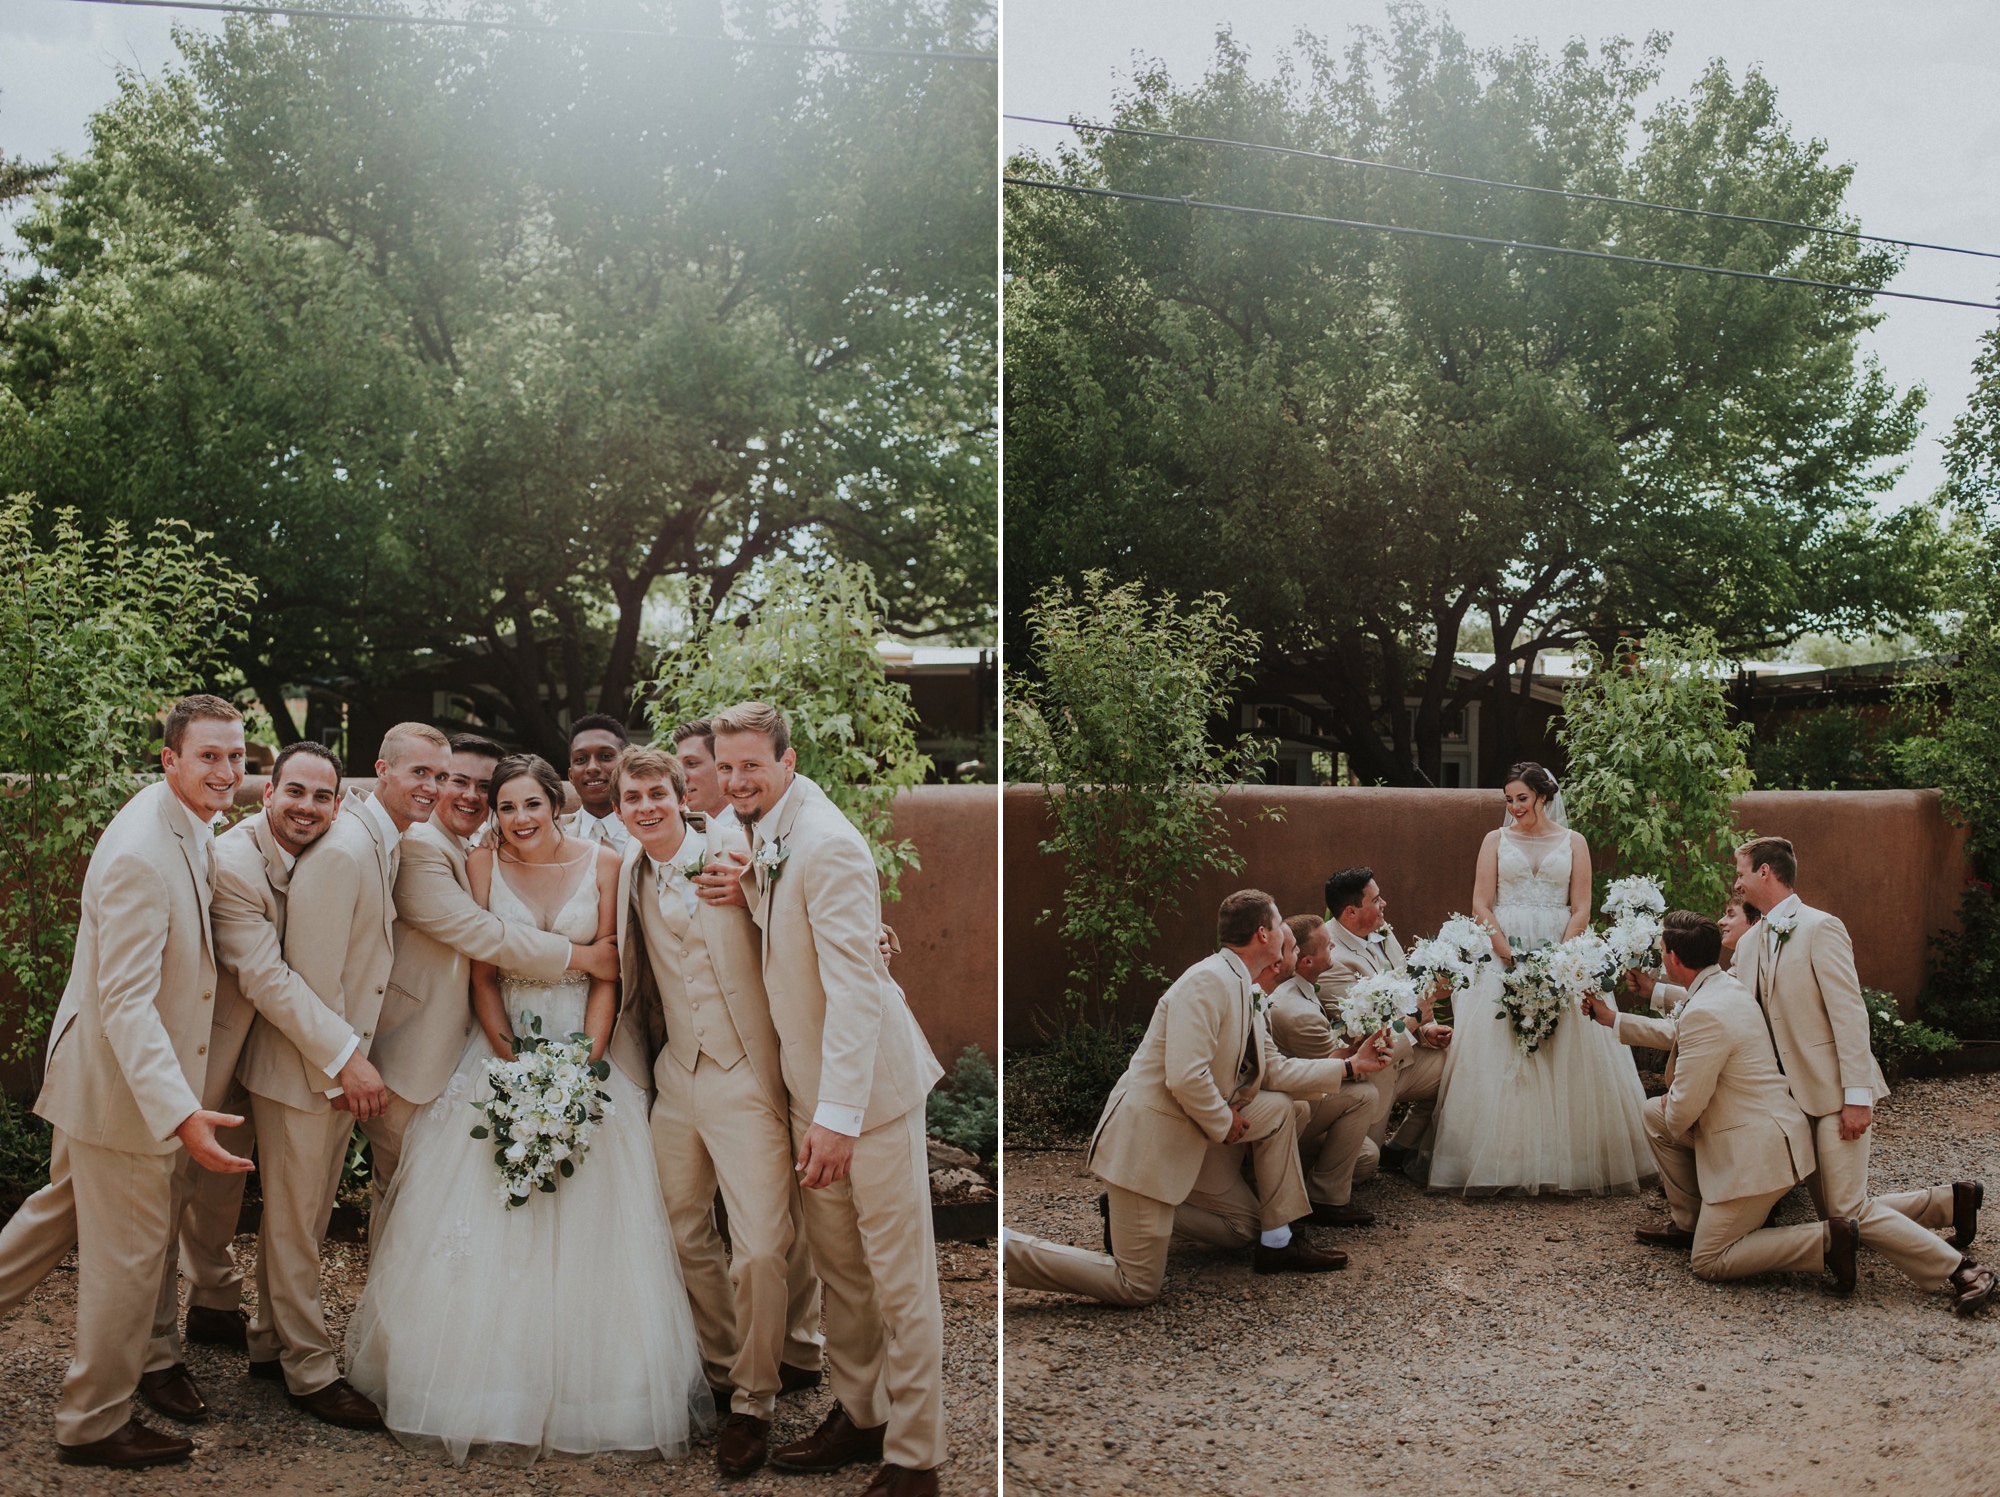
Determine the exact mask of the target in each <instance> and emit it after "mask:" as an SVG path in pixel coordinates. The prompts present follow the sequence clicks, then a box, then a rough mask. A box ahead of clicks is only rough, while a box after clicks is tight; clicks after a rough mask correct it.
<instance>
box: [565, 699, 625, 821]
mask: <svg viewBox="0 0 2000 1497" xmlns="http://www.w3.org/2000/svg"><path fill="white" fill-rule="evenodd" d="M625 741H626V735H625V724H624V723H622V722H620V721H619V720H618V719H617V718H615V717H612V716H610V715H609V714H608V713H604V712H593V713H591V714H590V716H588V717H579V718H578V719H577V720H576V721H575V722H573V723H571V724H570V727H569V782H570V784H571V785H573V786H574V787H575V788H576V794H577V799H578V800H580V801H581V802H582V803H583V804H582V805H580V806H578V807H577V809H576V810H574V811H572V812H570V813H569V814H568V815H567V816H565V817H563V818H562V828H563V830H564V831H566V832H568V833H569V834H570V836H572V837H581V838H583V840H584V841H586V842H602V843H603V844H605V846H607V847H609V848H611V849H612V850H613V851H615V852H621V853H622V852H623V851H624V850H625V839H626V835H627V834H626V831H625V823H624V822H622V821H620V820H619V819H618V794H617V792H616V790H614V789H613V788H612V787H613V784H614V778H615V776H616V774H617V771H618V756H619V755H620V754H622V753H624V752H625Z"/></svg>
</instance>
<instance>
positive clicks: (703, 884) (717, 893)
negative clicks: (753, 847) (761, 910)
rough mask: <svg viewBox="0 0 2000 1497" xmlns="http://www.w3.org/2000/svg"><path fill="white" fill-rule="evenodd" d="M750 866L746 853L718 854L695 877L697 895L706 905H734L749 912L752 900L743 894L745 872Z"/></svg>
mask: <svg viewBox="0 0 2000 1497" xmlns="http://www.w3.org/2000/svg"><path fill="white" fill-rule="evenodd" d="M749 866H750V859H749V857H748V855H746V854H744V853H740V852H736V851H734V850H731V851H727V852H719V853H716V854H715V855H714V856H713V857H711V858H710V859H709V860H708V862H707V863H706V864H705V865H704V866H703V868H702V870H701V872H699V873H697V874H696V875H695V876H694V887H695V893H697V894H699V895H700V896H701V900H702V903H704V904H715V905H723V904H733V905H740V906H741V907H742V908H744V909H746V910H747V909H748V908H749V907H750V900H749V898H748V896H746V895H745V894H744V892H743V870H744V869H745V868H748V867H749Z"/></svg>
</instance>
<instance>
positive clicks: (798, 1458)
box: [771, 1404, 889, 1471]
mask: <svg viewBox="0 0 2000 1497" xmlns="http://www.w3.org/2000/svg"><path fill="white" fill-rule="evenodd" d="M888 1428H889V1426H888V1425H886V1424H876V1425H872V1426H870V1427H869V1428H867V1429H863V1428H862V1427H861V1426H860V1425H858V1424H856V1423H855V1422H854V1421H853V1420H852V1419H850V1418H848V1417H847V1410H845V1409H843V1408H842V1407H841V1406H840V1405H839V1404H835V1405H834V1406H833V1408H832V1409H831V1410H830V1411H829V1412H828V1413H827V1416H826V1418H824V1419H822V1420H821V1421H820V1425H819V1428H818V1429H816V1430H814V1431H813V1432H812V1433H811V1434H809V1435H807V1436H806V1437H805V1438H804V1439H803V1440H794V1441H792V1443H791V1444H789V1445H780V1446H779V1447H778V1448H777V1449H776V1450H774V1451H772V1452H771V1464H772V1465H774V1466H776V1467H777V1468H778V1469H779V1470H780V1471H838V1470H839V1469H840V1468H841V1467H842V1466H851V1465H853V1464H854V1463H855V1462H856V1461H879V1460H881V1459H882V1435H883V1432H884V1431H885V1430H887V1429H888Z"/></svg>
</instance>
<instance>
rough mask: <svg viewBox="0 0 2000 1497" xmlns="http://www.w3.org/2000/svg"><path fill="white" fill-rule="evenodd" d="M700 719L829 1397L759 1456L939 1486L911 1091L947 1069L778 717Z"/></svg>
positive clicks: (925, 1488)
mask: <svg viewBox="0 0 2000 1497" xmlns="http://www.w3.org/2000/svg"><path fill="white" fill-rule="evenodd" d="M712 726H713V727H714V730H715V759H716V769H717V771H718V774H719V775H720V778H721V781H722V784H723V786H724V788H725V789H726V791H727V793H728V795H729V798H730V800H731V802H732V803H733V804H734V805H735V807H736V814H737V817H738V819H740V820H741V821H742V822H743V823H744V825H745V826H747V827H748V828H750V832H751V864H750V867H749V868H748V869H747V870H745V872H744V873H743V875H742V880H743V887H744V892H745V894H746V895H747V896H748V897H749V898H750V901H751V905H750V909H751V915H752V917H753V918H754V919H755V920H756V922H757V924H758V926H759V928H760V929H761V930H762V931H763V933H764V940H763V968H764V987H765V991H766V992H767V993H768V994H769V996H770V1002H771V1019H772V1022H773V1025H774V1027H775V1028H776V1030H777V1033H778V1038H779V1039H780V1041H781V1042H782V1064H783V1071H784V1081H785V1086H786V1090H787V1091H788V1092H789V1094H790V1098H791V1133H792V1145H793V1147H794V1148H795V1149H796V1150H797V1155H798V1160H797V1170H798V1173H799V1183H800V1184H801V1185H803V1186H804V1187H805V1217H806V1231H807V1234H808V1236H809V1238H810V1240H811V1244H812V1255H813V1261H814V1264H815V1265H816V1266H817V1268H818V1270H819V1276H820V1280H821V1282H822V1284H823V1285H824V1286H825V1294H826V1315H827V1352H828V1357H829V1360H830V1361H831V1362H832V1364H833V1386H834V1392H835V1394H836V1396H837V1397H838V1399H839V1402H838V1403H837V1404H836V1405H835V1407H834V1409H833V1411H832V1412H831V1413H830V1414H828V1415H827V1418H826V1420H825V1422H824V1423H822V1424H821V1425H820V1427H819V1429H818V1430H817V1431H815V1432H814V1433H813V1434H812V1435H810V1436H808V1437H807V1438H806V1439H804V1440H799V1441H795V1442H793V1443H792V1444H790V1445H784V1446H781V1447H779V1448H778V1449H777V1450H774V1451H772V1452H771V1463H772V1464H773V1465H775V1466H779V1467H782V1468H785V1469H789V1470H794V1471H832V1470H836V1469H838V1468H839V1467H841V1466H845V1465H848V1464H850V1463H851V1462H854V1461H859V1460H873V1459H881V1460H882V1461H883V1464H882V1466H881V1467H880V1469H879V1470H878V1471H877V1472H876V1474H875V1478H874V1480H873V1481H872V1482H871V1483H870V1484H869V1486H868V1488H867V1494H866V1497H915V1494H924V1493H934V1492H936V1491H937V1467H938V1465H939V1464H940V1463H941V1462H942V1461H943V1460H944V1458H945V1428H944V1386H943V1384H944V1313H943V1307H942V1305H941V1303H940V1301H939V1296H938V1283H937V1254H936V1246H935V1244H934V1242H933V1239H932V1231H931V1210H930V1171H929V1156H928V1149H927V1146H926V1139H925V1134H924V1099H925V1097H926V1096H927V1095H928V1093H929V1092H930V1089H931V1088H932V1087H933V1086H935V1085H936V1084H937V1081H938V1079H939V1077H940V1076H942V1075H943V1070H942V1068H941V1067H940V1066H939V1065H938V1063H937V1058H936V1057H935V1056H934V1055H932V1054H931V1049H930V1046H929V1044H928V1043H926V1041H925V1039H924V1036H923V1031H922V1030H920V1029H919V1028H918V1027H917V1022H916V1020H915V1018H914V1017H912V1015H911V1013H910V1009H909V1005H908V1003H907V1002H906V1001H905V1000H904V997H903V993H902V990H901V989H900V988H898V987H897V986H896V984H895V983H894V982H893V981H892V980H891V979H890V977H889V968H888V964H887V963H886V962H885V961H884V960H883V958H882V955H881V953H880V951H879V950H878V949H877V947H876V941H877V939H878V938H879V935H880V931H881V923H882V913H881V908H882V907H881V886H880V883H879V880H878V878H877V876H876V872H875V860H874V858H873V856H872V855H871V853H870V852H869V848H868V844H867V841H866V840H865V839H864V838H863V837H862V835H861V833H860V832H858V831H857V830H855V828H854V825H853V824H852V823H851V822H849V821H848V819H847V818H846V816H844V815H842V814H841V811H840V809H839V808H838V807H837V806H835V805H834V804H833V802H832V801H830V800H828V799H827V797H826V795H825V794H824V792H822V791H821V790H820V788H819V786H817V785H815V784H814V783H813V782H812V781H811V780H809V779H807V778H805V777H804V776H803V775H800V774H798V773H797V772H796V768H795V764H796V760H795V758H794V755H793V753H792V749H791V729H790V726H789V724H788V723H787V722H786V721H785V717H784V714H783V713H781V712H779V711H778V710H777V709H775V708H773V707H769V706H766V705H765V704H764V703H761V702H745V703H742V704H740V705H738V706H735V707H731V708H730V709H729V710H727V711H726V712H723V713H721V714H719V715H718V716H717V717H716V718H715V719H714V720H713V723H712Z"/></svg>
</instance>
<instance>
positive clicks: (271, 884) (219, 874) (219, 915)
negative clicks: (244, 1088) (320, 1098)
mask: <svg viewBox="0 0 2000 1497" xmlns="http://www.w3.org/2000/svg"><path fill="white" fill-rule="evenodd" d="M291 881H292V870H291V869H288V868H286V867H285V860H284V857H283V854H282V853H281V851H280V850H279V847H278V843H277V839H276V837H274V836H273V835H272V832H271V823H270V820H269V818H268V817H267V816H266V814H265V813H264V812H262V811H259V812H258V813H257V814H256V815H255V816H250V817H246V818H245V819H244V820H242V821H240V822H238V823H237V824H236V825H235V826H233V827H231V828H230V829H229V830H228V831H226V832H224V833H223V834H222V835H221V836H220V837H217V838H216V839H215V898H214V901H213V903H212V904H211V905H210V906H209V918H210V920H211V921H212V922H213V923H214V925H215V953H216V958H217V961H218V962H219V964H220V966H221V971H220V972H218V973H217V974H216V984H215V1028H216V1039H215V1041H214V1042H213V1044H212V1046H211V1049H210V1052H209V1060H210V1067H211V1069H210V1075H209V1089H208V1099H207V1101H208V1105H209V1106H210V1107H220V1106H221V1105H222V1096H223V1095H224V1094H226V1093H227V1092H228V1090H229V1084H230V1080H231V1078H232V1077H233V1074H234V1072H235V1070H236V1067H237V1063H238V1061H239V1060H240V1059H241V1057H242V1055H243V1052H244V1049H245V1046H246V1043H247V1042H248V1040H249V1037H250V1033H251V1031H252V1030H253V1029H254V1028H255V1027H256V1026H255V1022H254V1021H255V1020H256V1019H257V1017H258V1016H260V1015H261V1016H262V1017H263V1018H264V1019H265V1020H266V1022H268V1023H270V1024H272V1025H274V1026H276V1028H277V1030H278V1032H279V1033H280V1034H283V1035H285V1036H287V1037H288V1038H290V1040H291V1042H292V1044H293V1045H294V1046H295V1047H297V1049H298V1051H299V1053H300V1054H302V1055H304V1056H305V1057H306V1058H307V1059H309V1060H311V1061H312V1062H313V1063H314V1064H315V1065H319V1066H327V1065H331V1064H333V1062H334V1061H335V1060H337V1059H339V1057H340V1052H341V1051H342V1050H344V1049H346V1048H347V1038H348V1036H349V1035H350V1034H352V1033H353V1032H354V1031H353V1030H351V1029H349V1028H348V1027H347V1022H346V1021H345V1020H344V1019H342V1018H341V1017H340V1015H338V1014H336V1013H334V1012H333V1011H332V1010H331V1009H329V1008H328V1007H327V1006H326V1005H325V1004H324V1003H321V1002H320V1001H319V995H318V994H316V993H314V992H313V990H312V989H311V988H310V987H308V986H307V985H306V981H305V979H304V978H302V977H300V976H299V975H298V973H296V972H294V971H293V970H292V969H291V968H290V967H288V966H286V965H285V913H286V905H287V902H288V897H289V894H290V890H291ZM225 1037H226V1038H225ZM225 1059H226V1060H227V1065H228V1070H227V1071H226V1072H223V1073H221V1074H217V1072H216V1069H215V1067H216V1065H217V1063H218V1062H221V1061H223V1060H225ZM322 1074H324V1073H322Z"/></svg>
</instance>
